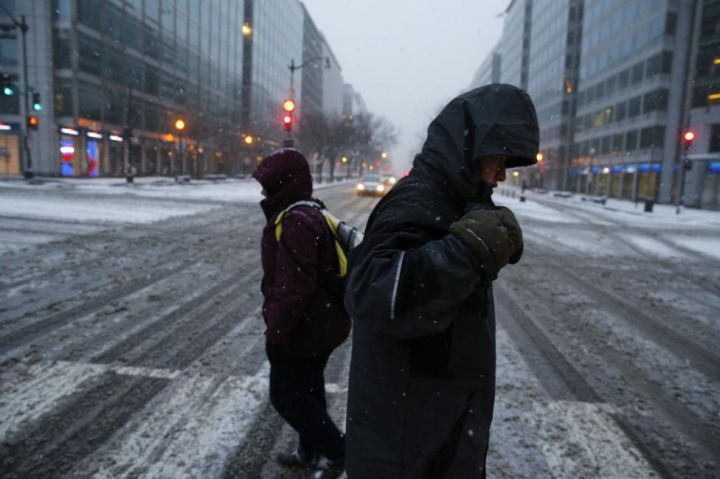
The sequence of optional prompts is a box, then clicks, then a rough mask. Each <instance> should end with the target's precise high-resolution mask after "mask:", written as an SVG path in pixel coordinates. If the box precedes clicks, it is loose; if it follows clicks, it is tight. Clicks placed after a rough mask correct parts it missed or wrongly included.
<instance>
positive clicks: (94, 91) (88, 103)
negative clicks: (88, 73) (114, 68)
mask: <svg viewBox="0 0 720 479" xmlns="http://www.w3.org/2000/svg"><path fill="white" fill-rule="evenodd" d="M80 91H81V92H83V93H82V95H80V98H79V100H80V116H81V117H82V118H87V119H88V120H93V121H101V120H102V110H103V103H104V99H103V92H102V89H101V88H100V87H99V86H97V85H93V84H91V83H80Z"/></svg>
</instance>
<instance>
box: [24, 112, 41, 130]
mask: <svg viewBox="0 0 720 479" xmlns="http://www.w3.org/2000/svg"><path fill="white" fill-rule="evenodd" d="M39 124H40V122H39V121H38V117H36V116H33V115H29V116H28V117H27V129H28V130H37V129H38V125H39Z"/></svg>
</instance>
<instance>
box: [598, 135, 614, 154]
mask: <svg viewBox="0 0 720 479" xmlns="http://www.w3.org/2000/svg"><path fill="white" fill-rule="evenodd" d="M611 144H612V136H604V137H603V139H602V142H601V145H600V152H601V153H603V154H604V153H610V145H611Z"/></svg>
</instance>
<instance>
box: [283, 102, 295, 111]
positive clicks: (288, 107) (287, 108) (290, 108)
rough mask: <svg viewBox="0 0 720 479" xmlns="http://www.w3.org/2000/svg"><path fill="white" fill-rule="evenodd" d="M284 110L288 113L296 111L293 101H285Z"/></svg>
mask: <svg viewBox="0 0 720 479" xmlns="http://www.w3.org/2000/svg"><path fill="white" fill-rule="evenodd" d="M283 110H285V111H287V112H291V111H295V102H294V101H292V100H285V102H284V103H283Z"/></svg>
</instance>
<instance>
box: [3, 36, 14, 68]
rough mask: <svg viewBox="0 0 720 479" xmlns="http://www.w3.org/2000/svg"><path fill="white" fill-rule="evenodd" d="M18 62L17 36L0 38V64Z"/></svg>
mask: <svg viewBox="0 0 720 479" xmlns="http://www.w3.org/2000/svg"><path fill="white" fill-rule="evenodd" d="M17 64H18V41H17V38H3V39H0V65H17Z"/></svg>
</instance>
